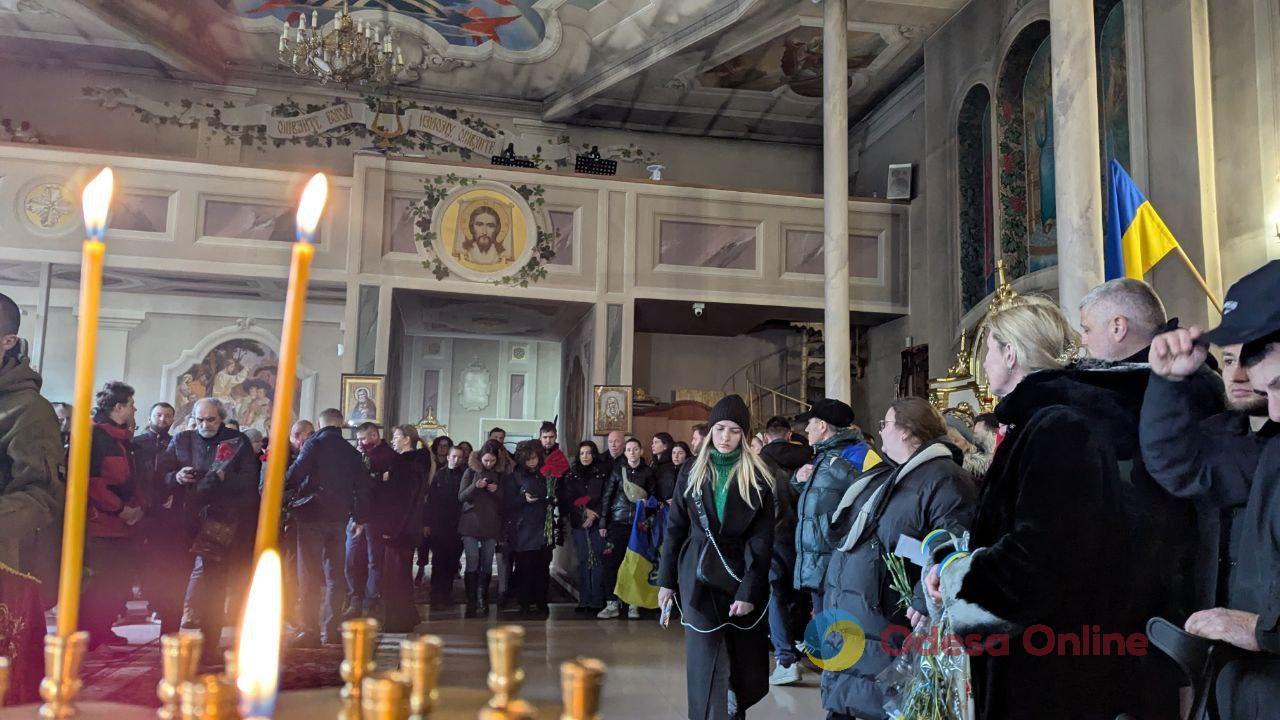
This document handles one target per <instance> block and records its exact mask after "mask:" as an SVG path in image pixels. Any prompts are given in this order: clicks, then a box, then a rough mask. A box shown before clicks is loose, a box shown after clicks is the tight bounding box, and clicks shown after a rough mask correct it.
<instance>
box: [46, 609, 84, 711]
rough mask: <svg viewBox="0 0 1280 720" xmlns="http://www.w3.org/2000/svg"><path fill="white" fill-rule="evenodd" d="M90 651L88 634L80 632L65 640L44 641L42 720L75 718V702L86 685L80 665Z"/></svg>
mask: <svg viewBox="0 0 1280 720" xmlns="http://www.w3.org/2000/svg"><path fill="white" fill-rule="evenodd" d="M88 648H89V633H87V632H85V631H83V630H81V631H79V632H76V633H72V634H71V635H68V636H66V637H63V636H61V635H46V636H45V637H44V680H41V681H40V698H41V699H42V700H44V704H43V705H41V706H40V717H41V718H44V720H67V718H71V717H74V716H75V714H76V706H75V699H76V695H77V694H79V692H80V687H81V686H82V685H83V684H84V683H83V682H82V681H81V680H80V663H81V662H83V661H84V654H85V651H86V650H88Z"/></svg>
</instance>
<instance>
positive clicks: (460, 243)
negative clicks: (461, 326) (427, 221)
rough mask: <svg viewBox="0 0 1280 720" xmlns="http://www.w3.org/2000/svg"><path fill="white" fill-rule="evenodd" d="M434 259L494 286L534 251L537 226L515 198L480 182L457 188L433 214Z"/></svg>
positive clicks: (525, 205) (511, 192)
mask: <svg viewBox="0 0 1280 720" xmlns="http://www.w3.org/2000/svg"><path fill="white" fill-rule="evenodd" d="M432 231H433V232H434V234H435V239H434V241H433V242H434V251H435V254H436V255H437V256H438V257H439V258H440V259H441V260H442V261H443V262H444V263H445V264H446V265H447V266H448V267H449V269H450V270H451V271H452V272H454V273H456V274H457V275H459V276H460V277H463V278H466V279H468V280H477V281H482V282H483V281H492V280H496V279H499V278H502V277H505V276H507V275H511V274H512V273H515V272H517V271H519V269H520V268H521V267H523V266H524V265H525V263H527V262H528V261H529V258H530V257H531V256H532V254H533V251H534V250H535V248H536V246H537V240H538V237H537V232H538V222H537V221H535V219H534V215H533V211H532V210H531V209H530V208H529V204H528V203H527V202H526V201H525V199H524V198H522V197H521V196H520V195H519V193H517V192H515V191H514V190H512V189H511V188H510V187H507V186H506V185H503V184H501V183H496V182H490V181H484V180H481V181H478V182H476V183H473V184H470V185H467V186H465V187H459V188H456V189H455V190H454V191H453V192H451V193H450V194H449V195H447V196H446V197H445V198H444V199H443V200H442V201H441V202H440V204H439V205H438V206H437V207H436V208H435V210H434V211H433V212H432Z"/></svg>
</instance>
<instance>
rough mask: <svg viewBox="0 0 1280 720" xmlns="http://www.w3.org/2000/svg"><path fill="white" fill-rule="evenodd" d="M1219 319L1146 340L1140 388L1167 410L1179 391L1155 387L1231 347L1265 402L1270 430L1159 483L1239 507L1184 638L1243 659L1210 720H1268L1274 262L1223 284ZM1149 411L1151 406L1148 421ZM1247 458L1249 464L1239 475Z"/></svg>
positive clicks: (1275, 627) (1279, 541)
mask: <svg viewBox="0 0 1280 720" xmlns="http://www.w3.org/2000/svg"><path fill="white" fill-rule="evenodd" d="M1223 311H1224V312H1223V316H1222V323H1221V324H1220V325H1219V326H1218V327H1217V328H1215V329H1214V330H1212V331H1211V332H1208V333H1201V332H1200V330H1199V329H1198V328H1191V329H1189V330H1176V331H1173V332H1170V333H1166V334H1164V335H1161V336H1159V337H1157V338H1156V340H1155V341H1154V342H1153V343H1152V346H1151V365H1152V370H1153V372H1154V373H1155V374H1157V375H1159V376H1160V377H1161V378H1163V381H1162V380H1156V379H1153V380H1152V386H1151V388H1150V389H1152V392H1155V393H1160V392H1162V391H1168V392H1167V393H1166V394H1167V397H1168V398H1169V399H1170V401H1172V402H1177V399H1178V395H1179V391H1180V390H1182V388H1177V387H1175V388H1169V387H1165V386H1164V385H1162V384H1161V383H1162V382H1167V383H1168V384H1170V385H1176V384H1177V383H1179V382H1182V381H1183V380H1184V379H1185V378H1188V377H1190V376H1191V375H1192V374H1194V373H1195V372H1196V371H1197V369H1198V368H1199V367H1200V366H1201V365H1202V364H1203V363H1204V362H1205V360H1206V358H1207V356H1208V350H1207V347H1208V345H1210V344H1212V345H1217V346H1219V347H1223V348H1228V347H1232V346H1237V345H1238V346H1239V347H1240V350H1239V363H1240V365H1242V366H1243V367H1244V368H1245V372H1246V373H1247V374H1248V378H1249V382H1250V384H1251V385H1252V387H1253V390H1254V391H1255V392H1256V393H1258V394H1260V395H1266V397H1267V401H1268V406H1267V412H1268V416H1269V421H1270V422H1269V423H1268V424H1267V425H1266V426H1263V427H1260V428H1259V429H1258V430H1257V431H1256V435H1255V437H1254V438H1252V439H1251V440H1250V439H1248V438H1245V439H1241V438H1236V439H1234V440H1232V441H1230V442H1229V443H1227V442H1223V443H1222V444H1221V445H1220V447H1219V448H1218V449H1217V451H1216V452H1215V451H1213V450H1212V449H1211V448H1208V447H1206V448H1205V452H1203V453H1201V454H1200V457H1199V465H1196V466H1192V467H1190V468H1189V469H1188V470H1189V474H1188V476H1186V477H1184V478H1182V479H1183V482H1182V484H1181V485H1180V486H1172V487H1171V485H1170V483H1167V482H1165V479H1164V478H1159V479H1160V480H1161V482H1162V484H1164V485H1165V487H1166V488H1167V489H1169V490H1170V491H1173V492H1177V491H1179V490H1181V491H1183V493H1184V494H1186V496H1188V497H1195V498H1196V499H1198V500H1201V501H1203V502H1206V503H1208V504H1211V505H1214V506H1216V507H1218V508H1223V509H1230V508H1232V507H1233V506H1239V505H1241V504H1243V510H1241V511H1239V512H1238V513H1237V514H1236V516H1235V520H1234V522H1233V523H1232V528H1231V544H1232V545H1234V546H1235V547H1234V548H1233V549H1232V550H1231V553H1230V554H1231V556H1232V557H1233V558H1235V561H1234V562H1232V563H1231V567H1230V569H1229V573H1228V575H1229V577H1228V583H1227V584H1228V587H1227V589H1226V595H1225V602H1223V603H1222V604H1223V607H1215V608H1212V609H1208V610H1201V611H1200V612H1197V613H1194V614H1193V615H1191V617H1190V618H1188V619H1187V622H1186V630H1187V632H1189V633H1192V634H1193V635H1199V636H1200V637H1204V638H1208V639H1210V640H1217V641H1220V642H1223V643H1228V644H1230V645H1234V646H1236V647H1237V648H1240V649H1242V650H1246V651H1249V653H1248V654H1246V655H1244V656H1243V657H1242V658H1241V659H1239V660H1235V661H1233V662H1231V663H1229V664H1228V665H1227V666H1226V667H1225V668H1224V669H1223V671H1222V673H1221V674H1220V675H1219V677H1218V681H1217V687H1216V691H1217V692H1216V694H1215V701H1216V703H1217V705H1218V715H1219V716H1220V717H1224V718H1225V717H1232V718H1235V717H1268V716H1270V715H1269V713H1273V712H1274V711H1273V710H1272V709H1271V708H1272V706H1273V703H1274V699H1275V698H1276V697H1280V596H1277V594H1276V592H1275V579H1276V578H1277V577H1280V439H1277V436H1276V431H1275V426H1274V424H1275V423H1277V422H1280V261H1272V262H1270V263H1268V264H1267V265H1265V266H1263V267H1262V268H1261V269H1259V270H1257V271H1255V272H1253V273H1251V274H1250V275H1248V276H1246V277H1244V278H1243V279H1241V280H1240V281H1239V282H1238V283H1236V284H1235V285H1233V286H1232V287H1231V289H1230V291H1228V293H1227V300H1226V302H1225V303H1224V304H1223ZM1184 384H1185V383H1184ZM1149 397H1150V396H1149ZM1157 397H1159V396H1157ZM1159 410H1161V407H1160V406H1159V405H1157V406H1156V407H1153V408H1152V413H1155V412H1157V411H1159ZM1144 415H1145V412H1144ZM1145 420H1146V418H1145V417H1144V429H1145V425H1146V423H1145ZM1202 427H1203V426H1202ZM1145 449H1146V448H1145V446H1144V450H1145ZM1253 457H1257V464H1256V465H1255V466H1254V467H1253V468H1249V467H1248V464H1249V463H1250V461H1251V460H1252V458H1253ZM1264 703H1265V704H1264ZM1264 708H1265V709H1264Z"/></svg>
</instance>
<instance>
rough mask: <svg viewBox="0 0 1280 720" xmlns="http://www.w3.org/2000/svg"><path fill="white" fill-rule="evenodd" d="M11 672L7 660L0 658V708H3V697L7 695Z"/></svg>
mask: <svg viewBox="0 0 1280 720" xmlns="http://www.w3.org/2000/svg"><path fill="white" fill-rule="evenodd" d="M12 672H13V669H12V667H11V666H10V665H9V658H7V657H3V656H0V707H4V696H5V695H8V694H9V678H10V676H11V675H12Z"/></svg>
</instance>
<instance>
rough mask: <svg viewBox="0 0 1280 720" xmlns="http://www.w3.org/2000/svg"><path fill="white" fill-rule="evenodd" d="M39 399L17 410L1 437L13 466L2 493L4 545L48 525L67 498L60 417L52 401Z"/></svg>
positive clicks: (0, 536) (0, 519)
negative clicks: (54, 411) (59, 428)
mask: <svg viewBox="0 0 1280 720" xmlns="http://www.w3.org/2000/svg"><path fill="white" fill-rule="evenodd" d="M33 397H34V396H33ZM36 400H37V401H36V402H28V403H27V404H26V405H25V406H24V407H23V408H22V409H21V410H19V411H18V413H19V414H18V417H17V418H16V419H15V420H14V422H13V423H12V424H11V425H10V426H9V430H8V432H6V433H4V435H3V437H2V438H0V442H3V445H4V448H5V452H6V454H7V455H8V457H9V466H10V470H9V475H10V477H9V483H8V485H6V486H4V487H3V488H0V493H3V494H0V540H20V539H23V538H26V537H28V536H30V535H31V534H32V533H33V532H35V531H36V530H37V529H39V528H42V527H46V526H48V525H49V524H51V523H52V522H53V519H54V515H55V514H57V513H58V512H60V511H61V510H62V503H63V500H64V499H65V497H66V485H65V480H64V478H63V468H64V462H65V455H64V453H63V450H62V444H61V436H60V435H59V432H58V418H57V416H56V415H54V413H53V408H52V407H51V406H50V405H49V404H48V403H47V402H45V401H44V400H43V399H42V398H38V397H36Z"/></svg>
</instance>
